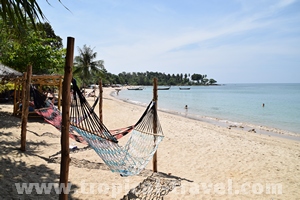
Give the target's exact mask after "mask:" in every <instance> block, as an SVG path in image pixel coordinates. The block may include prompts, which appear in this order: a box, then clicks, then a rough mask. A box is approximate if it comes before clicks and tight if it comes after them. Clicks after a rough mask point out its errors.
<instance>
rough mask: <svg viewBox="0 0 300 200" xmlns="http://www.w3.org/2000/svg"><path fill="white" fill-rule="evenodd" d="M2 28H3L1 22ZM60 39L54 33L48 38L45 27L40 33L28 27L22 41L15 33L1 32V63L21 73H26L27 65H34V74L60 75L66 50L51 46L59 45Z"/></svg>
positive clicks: (1, 22)
mask: <svg viewBox="0 0 300 200" xmlns="http://www.w3.org/2000/svg"><path fill="white" fill-rule="evenodd" d="M0 26H3V21H1V20H0ZM48 26H49V27H50V28H51V26H50V25H48ZM51 29H52V28H51ZM59 39H60V38H59V37H58V36H56V35H55V33H54V31H53V33H52V36H51V37H50V36H49V37H47V36H46V32H45V30H44V29H43V26H41V29H40V30H39V31H35V30H34V29H33V27H32V26H31V27H29V26H28V27H27V29H26V31H25V33H24V35H23V36H22V38H21V39H20V38H19V35H18V34H14V32H11V33H8V32H5V31H1V32H0V55H1V56H0V62H2V63H3V64H5V65H7V66H9V67H12V68H13V69H16V70H18V71H21V72H23V71H26V67H27V65H32V72H33V74H50V73H60V72H61V71H62V70H63V66H64V55H65V50H64V49H63V48H62V46H58V45H51V44H56V43H59Z"/></svg>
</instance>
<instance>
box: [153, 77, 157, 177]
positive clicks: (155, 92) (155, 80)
mask: <svg viewBox="0 0 300 200" xmlns="http://www.w3.org/2000/svg"><path fill="white" fill-rule="evenodd" d="M153 101H154V102H155V111H156V112H157V78H154V79H153ZM153 133H154V134H156V133H157V119H156V117H154V118H153ZM154 137H155V136H154ZM154 141H155V138H154ZM153 172H157V151H156V152H155V153H154V155H153Z"/></svg>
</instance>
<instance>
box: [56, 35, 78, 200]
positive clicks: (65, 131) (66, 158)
mask: <svg viewBox="0 0 300 200" xmlns="http://www.w3.org/2000/svg"><path fill="white" fill-rule="evenodd" d="M74 40H75V39H74V38H72V37H68V40H67V54H66V63H65V74H64V81H63V91H64V92H63V93H62V101H63V102H62V126H61V163H60V186H63V187H60V188H62V190H61V191H60V194H59V199H60V200H67V199H68V194H69V192H70V191H68V179H69V164H70V149H69V128H70V117H69V115H70V103H71V102H70V86H71V81H72V67H73V57H74Z"/></svg>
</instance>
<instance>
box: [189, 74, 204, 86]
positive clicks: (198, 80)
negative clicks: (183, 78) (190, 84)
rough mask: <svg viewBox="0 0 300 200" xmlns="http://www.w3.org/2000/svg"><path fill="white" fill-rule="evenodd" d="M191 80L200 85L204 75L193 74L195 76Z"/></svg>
mask: <svg viewBox="0 0 300 200" xmlns="http://www.w3.org/2000/svg"><path fill="white" fill-rule="evenodd" d="M191 79H192V80H193V81H197V83H198V84H199V83H200V81H201V80H202V75H201V74H193V75H192V76H191Z"/></svg>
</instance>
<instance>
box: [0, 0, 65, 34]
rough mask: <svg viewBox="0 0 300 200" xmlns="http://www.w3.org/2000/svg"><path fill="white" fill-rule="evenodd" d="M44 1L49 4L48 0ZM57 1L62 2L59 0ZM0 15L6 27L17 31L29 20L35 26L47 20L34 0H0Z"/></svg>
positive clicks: (25, 25)
mask: <svg viewBox="0 0 300 200" xmlns="http://www.w3.org/2000/svg"><path fill="white" fill-rule="evenodd" d="M46 1H47V2H48V4H49V5H50V3H49V1H48V0H46ZM57 1H59V2H60V3H61V4H62V2H61V0H57ZM62 5H63V4H62ZM63 6H64V5H63ZM64 7H65V8H66V9H67V10H69V9H68V8H67V7H66V6H64ZM0 17H1V18H2V19H3V22H4V24H5V25H8V27H6V28H7V29H8V28H9V27H10V26H12V27H13V29H14V30H15V31H17V32H19V31H20V30H22V29H24V27H27V24H28V23H29V22H30V23H31V24H33V25H34V28H36V23H38V22H41V21H45V20H47V18H46V16H45V15H44V13H43V11H42V9H41V8H40V6H39V4H38V2H37V1H36V0H1V1H0ZM10 28H11V27H10Z"/></svg>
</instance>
